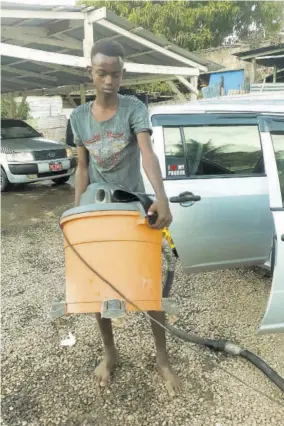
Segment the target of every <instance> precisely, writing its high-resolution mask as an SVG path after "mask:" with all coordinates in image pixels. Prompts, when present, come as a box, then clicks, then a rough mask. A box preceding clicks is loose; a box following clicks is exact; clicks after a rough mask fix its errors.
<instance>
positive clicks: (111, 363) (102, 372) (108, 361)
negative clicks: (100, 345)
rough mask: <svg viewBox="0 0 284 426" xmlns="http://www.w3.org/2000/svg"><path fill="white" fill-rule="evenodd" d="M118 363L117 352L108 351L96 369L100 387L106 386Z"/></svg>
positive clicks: (113, 350)
mask: <svg viewBox="0 0 284 426" xmlns="http://www.w3.org/2000/svg"><path fill="white" fill-rule="evenodd" d="M116 363H117V352H116V349H115V348H112V349H107V350H106V352H105V356H104V359H103V360H102V361H101V362H100V364H99V365H98V366H97V368H96V369H95V376H96V378H97V382H98V383H99V384H100V386H106V385H107V382H108V380H109V378H110V375H111V373H112V372H113V370H114V368H115V366H116Z"/></svg>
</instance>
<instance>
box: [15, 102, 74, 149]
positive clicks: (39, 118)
mask: <svg viewBox="0 0 284 426" xmlns="http://www.w3.org/2000/svg"><path fill="white" fill-rule="evenodd" d="M15 101H16V102H20V101H21V98H16V99H15ZM27 103H28V104H29V108H30V112H29V115H30V117H29V119H28V120H27V122H28V123H29V124H30V125H31V126H33V127H34V128H36V129H37V130H38V131H39V132H42V133H43V134H44V137H45V138H47V139H52V140H55V141H57V142H65V133H66V126H67V119H66V117H65V114H64V111H63V102H62V98H61V96H28V97H27Z"/></svg>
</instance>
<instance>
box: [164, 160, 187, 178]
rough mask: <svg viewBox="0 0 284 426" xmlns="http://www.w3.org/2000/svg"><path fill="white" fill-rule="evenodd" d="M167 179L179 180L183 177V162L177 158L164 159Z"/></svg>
mask: <svg viewBox="0 0 284 426" xmlns="http://www.w3.org/2000/svg"><path fill="white" fill-rule="evenodd" d="M166 170H167V178H180V177H184V176H185V165H184V160H183V159H179V158H176V157H175V158H169V157H167V158H166Z"/></svg>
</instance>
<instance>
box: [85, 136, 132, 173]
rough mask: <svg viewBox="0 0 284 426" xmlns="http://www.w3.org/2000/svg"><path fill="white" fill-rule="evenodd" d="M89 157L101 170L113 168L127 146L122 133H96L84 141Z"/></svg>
mask: <svg viewBox="0 0 284 426" xmlns="http://www.w3.org/2000/svg"><path fill="white" fill-rule="evenodd" d="M84 143H85V146H86V147H87V149H88V151H89V152H90V155H91V156H92V157H93V158H94V159H95V161H96V163H97V164H98V165H99V166H100V167H102V168H103V169H111V168H112V167H115V166H116V165H117V163H118V162H119V161H120V160H121V157H122V156H123V154H124V149H125V147H126V146H127V145H128V143H129V142H128V141H127V140H125V134H124V132H111V131H108V132H106V133H105V134H100V133H96V134H95V135H93V136H92V137H91V139H89V140H87V141H84Z"/></svg>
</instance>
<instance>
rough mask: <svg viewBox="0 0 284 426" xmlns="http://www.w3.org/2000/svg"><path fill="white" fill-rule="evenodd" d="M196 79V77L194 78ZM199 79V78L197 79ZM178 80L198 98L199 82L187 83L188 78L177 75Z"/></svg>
mask: <svg viewBox="0 0 284 426" xmlns="http://www.w3.org/2000/svg"><path fill="white" fill-rule="evenodd" d="M192 78H194V77H192ZM195 78H197V77H195ZM177 79H178V80H179V81H180V82H181V83H182V84H183V85H184V86H185V87H187V88H188V89H189V90H190V91H191V92H193V93H194V94H195V95H196V96H198V94H199V92H198V90H197V80H194V82H193V83H192V82H191V83H190V82H189V81H187V79H186V78H184V77H183V76H181V75H177Z"/></svg>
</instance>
